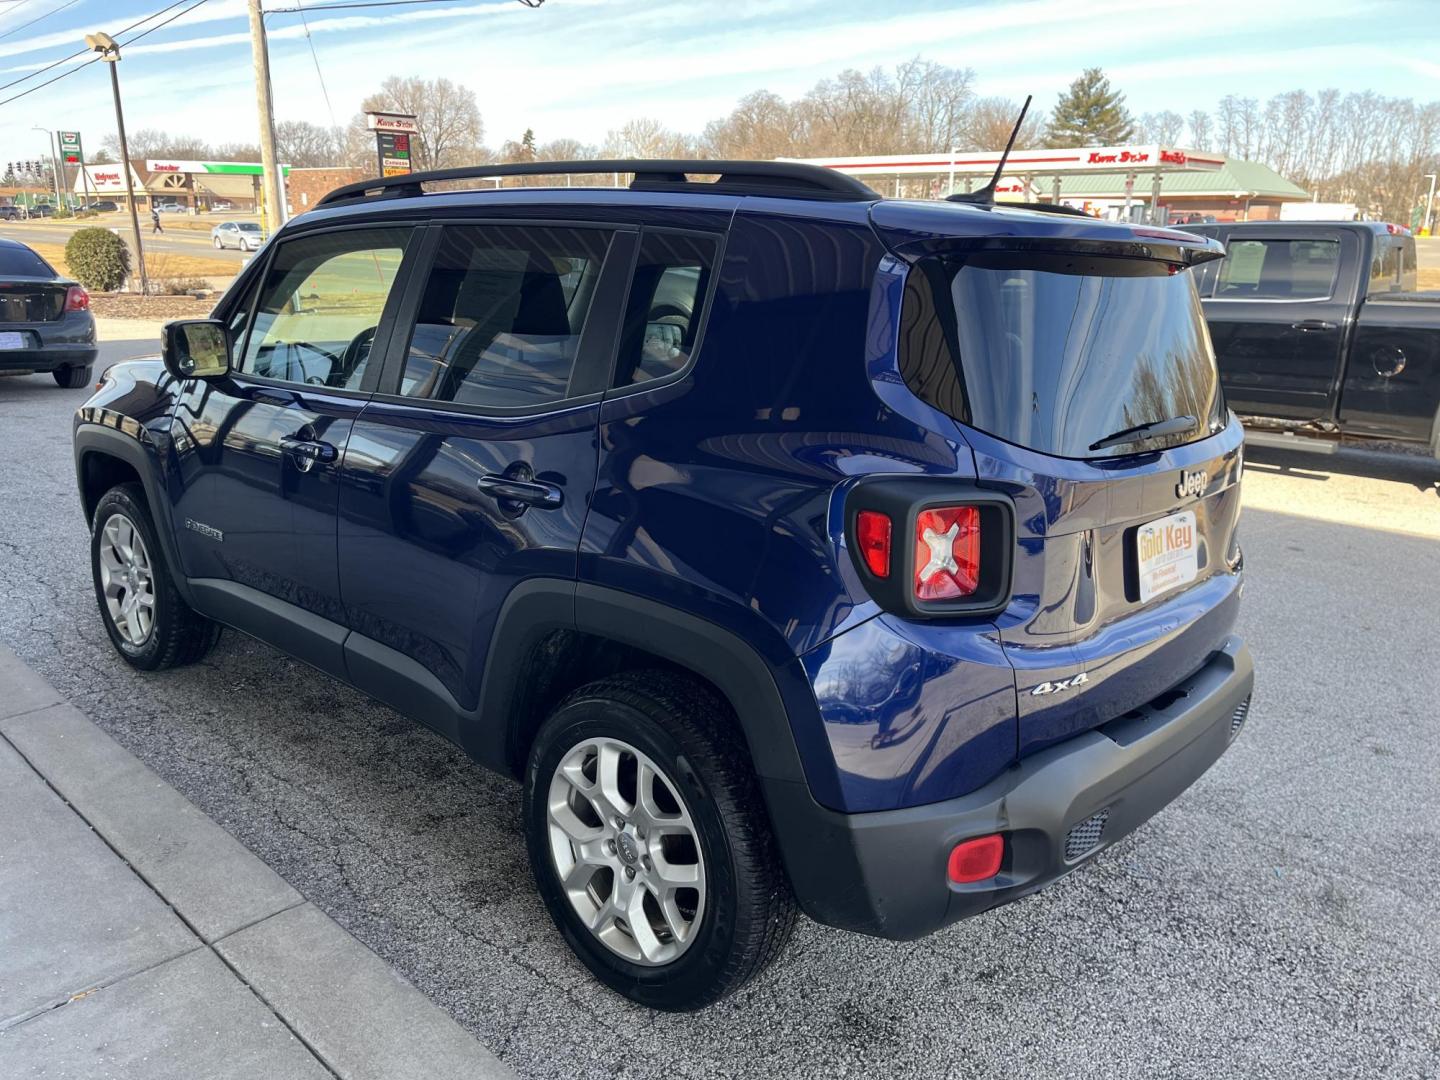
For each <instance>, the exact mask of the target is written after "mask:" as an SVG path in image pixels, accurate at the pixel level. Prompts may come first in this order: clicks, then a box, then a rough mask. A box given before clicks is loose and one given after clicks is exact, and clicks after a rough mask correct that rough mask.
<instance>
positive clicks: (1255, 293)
mask: <svg viewBox="0 0 1440 1080" xmlns="http://www.w3.org/2000/svg"><path fill="white" fill-rule="evenodd" d="M1184 229H1185V231H1186V232H1191V233H1197V234H1199V235H1202V236H1212V237H1215V238H1216V239H1218V240H1219V241H1221V243H1223V244H1224V245H1225V247H1226V252H1227V254H1226V257H1225V259H1224V260H1223V261H1218V262H1213V263H1206V264H1205V265H1204V267H1203V268H1202V269H1198V270H1197V271H1196V273H1197V274H1198V275H1199V278H1198V280H1197V285H1198V286H1199V289H1200V297H1201V302H1202V303H1203V305H1204V308H1205V318H1206V321H1207V322H1208V323H1209V324H1210V336H1211V338H1212V340H1213V341H1214V343H1215V353H1216V356H1217V358H1218V359H1219V363H1220V377H1221V380H1222V382H1223V385H1224V387H1225V395H1226V398H1227V400H1228V402H1229V404H1230V407H1231V408H1232V409H1234V410H1235V411H1236V412H1237V413H1239V414H1240V416H1241V417H1242V418H1243V419H1244V420H1245V423H1246V426H1247V428H1248V429H1249V435H1248V437H1249V438H1250V439H1251V440H1252V441H1256V442H1262V443H1266V444H1271V445H1273V444H1275V443H1276V442H1277V441H1279V440H1281V439H1283V441H1284V443H1285V444H1286V445H1293V446H1296V447H1297V448H1312V449H1333V448H1334V446H1335V445H1336V443H1337V442H1338V440H1339V439H1340V438H1341V437H1345V438H1350V437H1355V438H1357V439H1384V440H1390V441H1396V442H1409V443H1417V444H1420V445H1423V446H1428V447H1429V448H1430V449H1431V450H1432V452H1434V453H1435V454H1436V456H1437V457H1440V293H1420V292H1417V291H1416V277H1417V270H1416V257H1415V240H1414V238H1413V237H1412V236H1410V234H1409V233H1408V232H1407V231H1406V230H1404V229H1401V228H1398V227H1397V226H1394V225H1386V224H1383V223H1378V222H1366V221H1362V222H1303V223H1302V222H1294V223H1286V222H1247V223H1233V224H1226V223H1217V224H1213V225H1186V226H1184ZM1295 436H1314V437H1316V438H1315V439H1314V440H1313V441H1312V440H1308V439H1305V440H1302V439H1300V438H1296V437H1295ZM1277 437H1278V438H1277Z"/></svg>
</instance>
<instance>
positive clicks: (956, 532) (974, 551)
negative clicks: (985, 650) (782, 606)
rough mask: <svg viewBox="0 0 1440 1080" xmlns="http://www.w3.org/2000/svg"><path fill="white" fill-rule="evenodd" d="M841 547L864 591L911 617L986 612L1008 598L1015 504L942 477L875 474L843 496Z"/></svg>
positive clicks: (968, 483)
mask: <svg viewBox="0 0 1440 1080" xmlns="http://www.w3.org/2000/svg"><path fill="white" fill-rule="evenodd" d="M845 502H846V530H845V532H846V547H847V548H848V549H849V551H850V555H851V558H852V560H853V561H854V565H855V569H856V571H857V573H858V574H859V577H860V581H861V582H862V583H863V584H864V586H865V590H866V592H868V593H869V594H870V596H871V597H873V598H874V599H875V600H876V601H878V602H879V604H880V606H881V607H882V608H884V609H885V610H887V611H891V612H894V613H896V614H899V615H903V616H905V617H906V618H911V619H930V618H957V617H963V616H969V615H993V614H995V613H996V612H999V611H1003V610H1005V608H1006V606H1007V605H1008V604H1009V603H1010V572H1011V567H1012V566H1013V565H1014V562H1015V557H1014V550H1013V549H1014V546H1015V509H1014V505H1013V504H1012V503H1011V502H1010V500H1009V499H1008V498H1007V497H1006V496H1004V495H1003V494H1000V493H997V492H995V491H991V490H988V489H985V488H981V487H980V486H979V485H977V484H976V483H975V482H974V481H971V480H964V479H951V478H948V477H897V476H876V477H871V478H867V479H866V480H863V481H861V482H860V483H859V484H857V485H855V487H853V488H851V489H850V491H849V492H848V493H847V494H846V496H845Z"/></svg>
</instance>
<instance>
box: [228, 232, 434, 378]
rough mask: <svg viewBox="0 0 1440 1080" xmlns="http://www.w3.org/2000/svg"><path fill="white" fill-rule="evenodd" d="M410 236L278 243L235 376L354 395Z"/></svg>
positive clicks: (337, 236)
mask: <svg viewBox="0 0 1440 1080" xmlns="http://www.w3.org/2000/svg"><path fill="white" fill-rule="evenodd" d="M410 231H411V230H410V229H409V228H408V227H407V228H389V229H347V230H344V231H341V232H334V233H322V234H319V235H317V236H302V237H299V238H297V239H294V240H287V241H285V242H284V243H282V244H280V246H279V247H278V248H276V250H275V257H274V259H273V260H272V261H271V263H270V266H269V268H268V269H267V270H266V273H265V282H264V284H263V285H262V286H261V292H260V304H259V306H258V307H257V308H256V311H255V321H254V325H253V326H252V327H251V330H250V339H249V341H248V342H247V344H246V347H245V354H244V355H243V356H242V357H241V358H240V362H239V364H237V365H236V368H237V370H239V371H242V372H246V373H248V374H251V375H262V376H264V377H266V378H270V379H280V380H282V381H284V382H293V383H303V384H305V385H309V386H329V387H335V388H338V389H345V390H356V389H359V387H360V381H361V379H363V378H364V375H365V367H366V365H367V364H368V363H369V360H370V346H371V344H372V343H373V341H374V339H375V330H376V327H378V326H379V324H380V316H381V313H382V312H384V310H385V303H386V301H387V300H388V299H389V297H390V288H391V286H392V285H393V284H394V282H395V275H396V274H397V273H398V272H399V270H400V260H401V259H402V258H403V256H404V254H405V243H406V241H407V240H408V239H409V236H410Z"/></svg>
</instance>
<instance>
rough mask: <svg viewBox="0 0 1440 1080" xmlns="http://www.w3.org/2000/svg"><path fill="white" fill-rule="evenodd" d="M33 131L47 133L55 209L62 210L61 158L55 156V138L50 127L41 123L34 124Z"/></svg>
mask: <svg viewBox="0 0 1440 1080" xmlns="http://www.w3.org/2000/svg"><path fill="white" fill-rule="evenodd" d="M30 130H31V131H43V132H44V133H45V149H46V151H47V152H48V153H49V155H50V179H51V181H52V182H53V183H54V185H55V211H56V213H59V211H60V203H61V200H60V174H59V173H58V172H57V171H56V170H57V169H58V168H59V167H60V162H59V159H58V158H57V157H56V156H55V138H54V136H53V135H52V134H51V131H50V129H49V128H42V127H41V126H40V125H39V124H32V125H31V127H30Z"/></svg>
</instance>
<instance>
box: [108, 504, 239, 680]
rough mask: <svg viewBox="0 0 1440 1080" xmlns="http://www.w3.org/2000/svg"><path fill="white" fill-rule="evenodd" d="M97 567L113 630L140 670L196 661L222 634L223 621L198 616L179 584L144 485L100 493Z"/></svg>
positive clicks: (129, 660)
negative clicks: (147, 501) (152, 518)
mask: <svg viewBox="0 0 1440 1080" xmlns="http://www.w3.org/2000/svg"><path fill="white" fill-rule="evenodd" d="M90 569H91V572H92V575H93V576H94V579H95V599H96V600H97V601H98V602H99V604H100V618H101V620H102V621H103V622H104V623H105V632H106V633H107V634H109V635H110V642H111V644H113V645H114V646H115V651H116V652H118V653H119V654H120V655H121V656H122V657H124V658H125V661H126V662H127V663H129V664H130V665H131V666H132V667H136V668H140V669H141V670H143V671H157V670H160V669H161V668H169V667H178V666H180V665H182V664H193V663H194V662H195V661H197V660H199V659H200V658H201V657H203V656H204V655H205V654H206V653H207V652H209V651H210V649H211V647H212V646H213V645H214V644H215V642H216V640H217V639H218V638H219V636H220V627H219V625H218V624H217V623H213V622H211V621H210V620H209V619H207V618H205V617H204V616H203V615H198V614H196V612H195V611H194V610H193V609H191V607H190V605H189V604H187V603H185V600H184V598H183V597H182V596H181V595H180V593H179V591H178V590H177V589H176V588H175V583H174V582H173V581H172V580H171V577H170V568H169V566H168V565H167V564H166V562H165V553H164V551H163V550H162V549H161V547H160V542H159V539H158V537H157V536H156V533H155V525H154V523H153V522H152V521H151V520H150V512H149V510H148V508H147V507H146V505H145V495H144V489H143V488H141V487H140V485H139V484H121V485H120V486H119V487H113V488H111V489H110V490H109V491H107V492H106V493H105V494H104V495H102V496H101V497H100V502H99V504H98V505H97V506H96V507H95V517H94V518H93V520H92V523H91V531H90Z"/></svg>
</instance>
